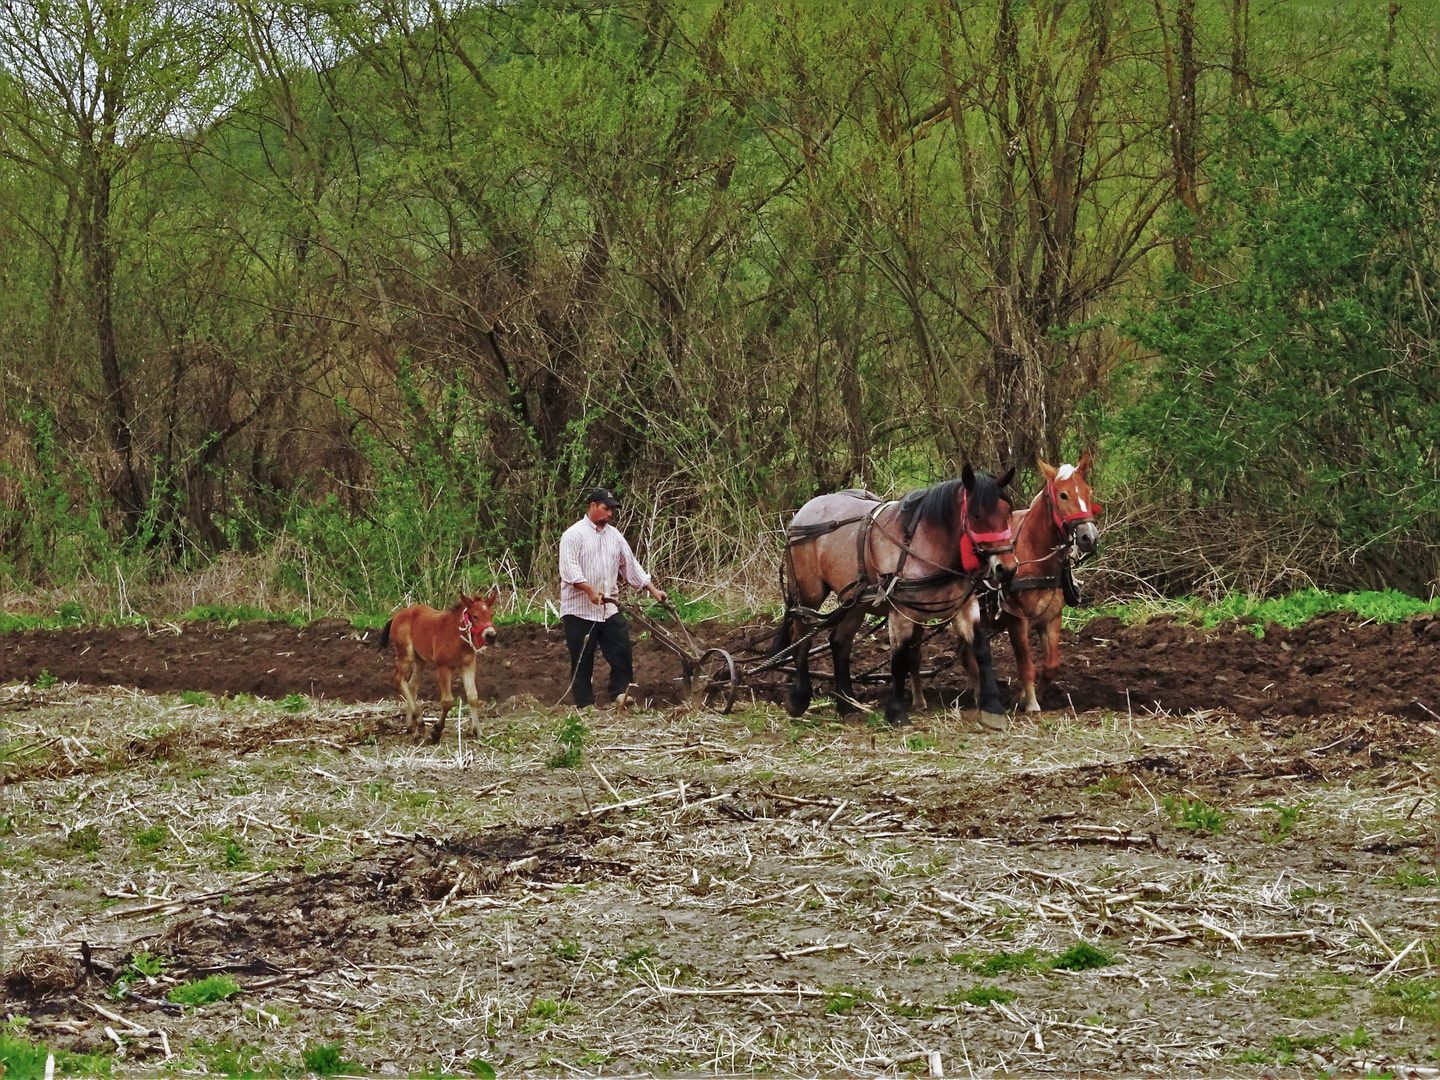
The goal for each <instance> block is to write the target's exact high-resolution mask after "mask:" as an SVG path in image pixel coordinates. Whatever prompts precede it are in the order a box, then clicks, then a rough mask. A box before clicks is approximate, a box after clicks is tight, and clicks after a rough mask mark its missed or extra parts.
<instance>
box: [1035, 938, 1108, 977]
mask: <svg viewBox="0 0 1440 1080" xmlns="http://www.w3.org/2000/svg"><path fill="white" fill-rule="evenodd" d="M1113 963H1115V958H1114V957H1113V956H1111V955H1110V954H1109V953H1107V952H1105V951H1104V950H1103V949H1097V948H1096V947H1095V946H1094V945H1091V944H1090V943H1089V942H1087V941H1078V942H1076V943H1075V944H1074V945H1072V946H1070V948H1068V949H1066V950H1065V951H1064V952H1063V953H1061V954H1060V955H1059V956H1057V957H1055V960H1054V963H1052V964H1051V967H1057V968H1064V969H1065V970H1066V971H1089V970H1090V969H1091V968H1102V967H1109V966H1110V965H1111V964H1113Z"/></svg>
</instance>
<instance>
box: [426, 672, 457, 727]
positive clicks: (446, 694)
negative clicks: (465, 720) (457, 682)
mask: <svg viewBox="0 0 1440 1080" xmlns="http://www.w3.org/2000/svg"><path fill="white" fill-rule="evenodd" d="M435 675H436V677H437V678H438V679H439V680H440V719H439V720H436V721H435V726H434V727H432V728H431V729H430V745H431V746H434V745H435V744H436V743H438V742H439V741H440V736H441V735H443V734H444V733H445V717H447V716H449V715H450V706H451V705H454V704H455V688H454V687H453V686H451V685H450V669H449V668H448V667H442V666H441V665H440V664H436V665H435Z"/></svg>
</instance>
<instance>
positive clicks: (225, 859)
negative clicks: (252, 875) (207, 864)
mask: <svg viewBox="0 0 1440 1080" xmlns="http://www.w3.org/2000/svg"><path fill="white" fill-rule="evenodd" d="M220 861H221V863H223V864H224V866H225V869H227V870H239V869H240V868H241V867H244V866H248V865H249V863H250V855H249V853H248V852H246V850H245V849H244V848H243V847H242V846H241V845H240V844H237V843H236V842H235V841H234V840H227V841H225V850H224V851H223V852H221V855H220Z"/></svg>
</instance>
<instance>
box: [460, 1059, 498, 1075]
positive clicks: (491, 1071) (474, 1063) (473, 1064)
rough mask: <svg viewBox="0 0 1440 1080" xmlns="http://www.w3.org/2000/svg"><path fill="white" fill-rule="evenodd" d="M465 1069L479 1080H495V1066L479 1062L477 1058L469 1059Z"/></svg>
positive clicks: (486, 1062)
mask: <svg viewBox="0 0 1440 1080" xmlns="http://www.w3.org/2000/svg"><path fill="white" fill-rule="evenodd" d="M465 1067H466V1068H467V1069H469V1070H470V1071H471V1072H472V1073H474V1074H475V1075H476V1076H478V1077H479V1078H480V1080H495V1066H494V1065H491V1064H490V1063H489V1062H488V1061H481V1060H480V1059H479V1058H471V1059H470V1060H469V1061H468V1062H466V1063H465Z"/></svg>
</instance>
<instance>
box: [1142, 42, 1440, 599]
mask: <svg viewBox="0 0 1440 1080" xmlns="http://www.w3.org/2000/svg"><path fill="white" fill-rule="evenodd" d="M1376 80H1377V72H1376V70H1375V65H1373V64H1368V65H1367V64H1362V65H1360V66H1358V67H1357V69H1356V70H1354V71H1352V72H1349V73H1342V74H1341V75H1340V78H1339V79H1338V80H1337V82H1338V83H1339V85H1338V86H1335V87H1334V89H1333V91H1332V92H1330V93H1324V94H1315V93H1312V92H1310V87H1311V84H1309V83H1308V82H1305V83H1297V84H1296V86H1295V87H1294V89H1293V90H1292V91H1291V92H1290V93H1289V94H1286V95H1284V100H1285V101H1286V108H1287V110H1288V111H1289V112H1290V114H1291V116H1290V117H1287V118H1284V119H1282V117H1281V116H1280V115H1278V114H1276V113H1268V114H1267V113H1247V112H1237V113H1235V114H1233V115H1232V116H1231V117H1230V118H1229V119H1228V122H1227V129H1226V133H1225V138H1224V139H1222V140H1220V147H1219V153H1217V155H1216V157H1215V158H1214V159H1212V161H1211V162H1210V163H1209V171H1210V173H1211V175H1212V176H1213V177H1214V190H1213V193H1212V195H1211V199H1212V202H1211V205H1210V207H1209V212H1208V213H1207V215H1206V222H1205V227H1206V229H1207V232H1208V237H1207V242H1206V243H1205V245H1204V252H1203V255H1204V257H1205V258H1206V259H1207V261H1208V262H1209V263H1210V264H1211V265H1213V266H1215V267H1217V269H1218V268H1223V270H1222V272H1220V273H1217V274H1216V276H1215V278H1214V280H1213V281H1211V280H1205V281H1191V280H1188V279H1185V278H1184V277H1182V276H1181V275H1179V274H1176V275H1175V276H1174V277H1172V279H1171V281H1170V283H1169V293H1170V295H1169V297H1168V302H1165V303H1162V304H1158V305H1156V306H1155V307H1154V309H1153V310H1151V311H1149V312H1147V313H1145V314H1143V315H1140V316H1138V317H1137V318H1135V319H1134V320H1133V321H1132V322H1131V324H1130V326H1129V329H1130V332H1131V333H1132V334H1133V335H1134V336H1135V338H1136V339H1137V340H1138V341H1139V343H1140V344H1141V345H1142V346H1143V347H1144V348H1147V349H1150V350H1153V351H1154V352H1155V353H1156V354H1158V355H1159V357H1160V361H1159V364H1158V365H1157V367H1156V368H1155V370H1154V371H1153V374H1152V375H1151V377H1150V379H1149V382H1148V389H1147V392H1145V393H1144V394H1143V396H1141V397H1140V399H1139V400H1138V401H1137V402H1136V403H1135V404H1133V405H1132V406H1131V407H1130V408H1128V409H1127V410H1126V411H1124V412H1123V414H1122V415H1121V417H1120V420H1119V424H1118V433H1119V435H1120V438H1121V440H1122V442H1123V444H1124V445H1125V447H1126V450H1125V452H1126V453H1128V454H1131V455H1133V456H1134V457H1135V460H1136V461H1144V462H1145V468H1144V476H1145V481H1144V482H1145V483H1146V484H1147V485H1148V487H1149V488H1150V489H1151V491H1152V492H1153V494H1154V497H1155V498H1156V499H1157V500H1159V501H1160V502H1163V503H1164V504H1165V505H1166V506H1167V507H1168V509H1169V510H1170V511H1172V512H1177V511H1180V510H1181V509H1182V508H1183V509H1184V510H1185V511H1187V513H1185V514H1180V515H1179V516H1178V518H1177V519H1176V520H1186V521H1187V524H1194V523H1195V522H1196V520H1197V519H1200V520H1204V521H1207V522H1213V523H1214V524H1215V525H1216V526H1217V527H1218V531H1217V533H1216V544H1223V543H1229V544H1231V545H1232V548H1233V547H1234V546H1236V545H1234V536H1233V535H1232V534H1233V531H1234V530H1235V529H1237V528H1241V527H1244V528H1251V527H1252V526H1250V525H1242V522H1245V521H1247V517H1248V520H1250V521H1254V520H1256V516H1255V515H1256V512H1257V511H1259V515H1258V516H1259V520H1260V521H1263V522H1264V523H1265V524H1264V525H1263V526H1260V528H1261V529H1262V530H1265V531H1274V532H1286V533H1287V534H1290V535H1296V536H1298V535H1299V533H1297V532H1293V530H1295V529H1296V528H1297V527H1303V529H1304V530H1305V532H1306V534H1307V538H1306V540H1305V541H1304V542H1303V543H1304V552H1303V554H1301V553H1292V554H1291V556H1290V557H1291V558H1292V559H1295V558H1297V557H1298V558H1299V561H1300V564H1301V565H1304V566H1305V567H1306V568H1307V570H1309V571H1310V572H1312V573H1313V572H1314V571H1315V570H1316V569H1322V570H1323V571H1324V573H1325V574H1326V575H1327V576H1329V577H1330V578H1331V579H1332V580H1343V579H1349V580H1352V581H1356V582H1357V583H1366V582H1368V581H1373V580H1375V579H1377V578H1378V579H1379V580H1382V581H1387V582H1389V583H1391V584H1395V585H1402V584H1403V585H1404V586H1405V587H1407V588H1408V589H1410V590H1412V591H1416V592H1418V591H1420V590H1421V586H1422V585H1423V583H1424V582H1426V581H1427V580H1431V579H1433V578H1434V577H1435V576H1436V573H1437V570H1440V567H1437V564H1436V558H1435V554H1434V550H1433V548H1434V542H1433V538H1434V537H1435V536H1436V535H1437V534H1440V459H1437V458H1436V457H1435V455H1434V454H1433V453H1431V452H1430V449H1431V448H1432V447H1433V446H1434V445H1435V444H1436V443H1437V441H1440V400H1437V398H1436V397H1435V395H1434V394H1433V393H1432V392H1431V389H1430V388H1431V387H1432V386H1433V380H1434V373H1433V363H1434V350H1435V348H1436V335H1435V330H1434V327H1433V325H1432V323H1431V319H1432V316H1431V314H1430V312H1429V310H1428V307H1427V304H1426V301H1425V300H1424V297H1426V296H1429V295H1434V293H1435V292H1436V289H1437V286H1440V264H1437V261H1436V259H1435V255H1434V250H1433V248H1432V247H1429V246H1428V244H1429V241H1428V237H1430V236H1432V235H1433V234H1434V231H1435V229H1436V227H1437V224H1440V188H1437V186H1436V184H1435V165H1434V163H1435V162H1436V161H1437V160H1440V104H1437V96H1436V89H1435V87H1433V86H1424V87H1419V86H1408V85H1404V84H1403V83H1401V82H1399V81H1395V82H1391V81H1390V80H1389V79H1388V76H1387V79H1386V87H1385V89H1383V90H1381V89H1378V88H1377V81H1376ZM1302 523H1303V524H1302ZM1227 525H1228V526H1229V527H1228V528H1227V527H1226V526H1227ZM1222 537H1223V538H1224V539H1221V538H1222ZM1239 546H1241V547H1243V545H1239ZM1327 547H1328V548H1329V549H1330V550H1329V551H1327V550H1326V549H1327ZM1217 553H1219V552H1218V548H1217ZM1219 554H1220V557H1221V558H1224V557H1225V555H1226V554H1228V553H1219ZM1203 557H1204V556H1202V558H1203Z"/></svg>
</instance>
